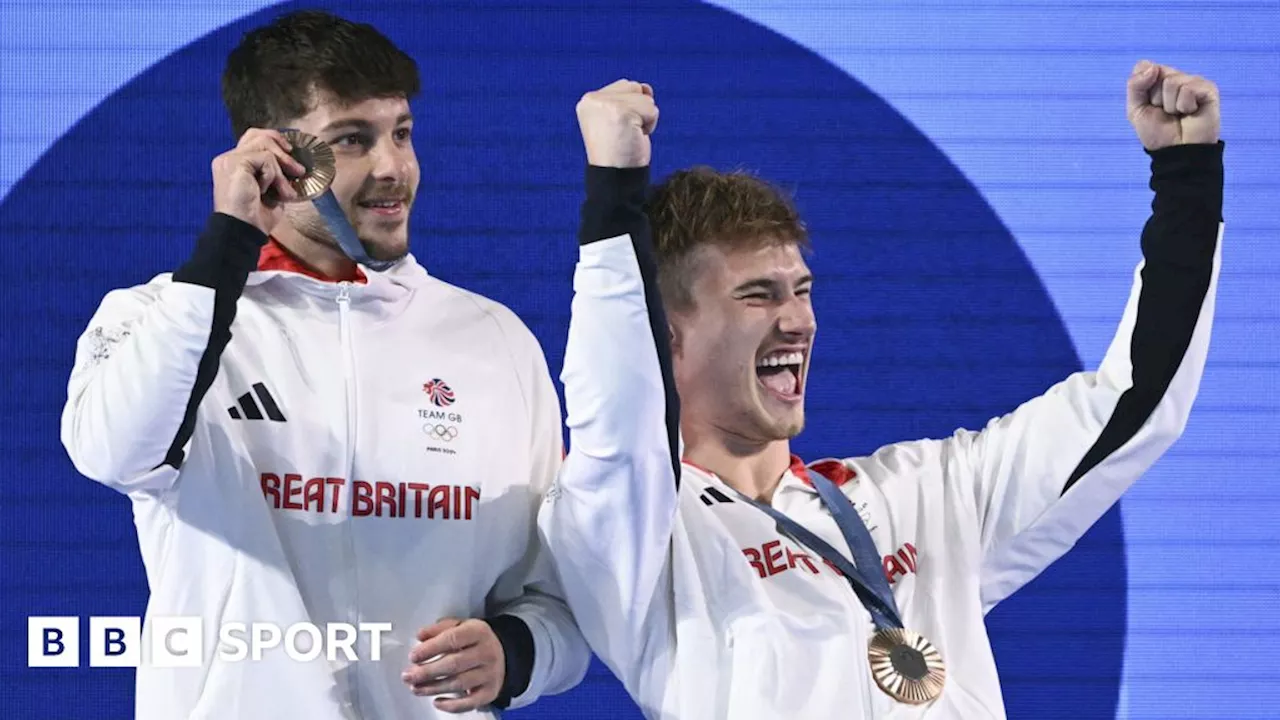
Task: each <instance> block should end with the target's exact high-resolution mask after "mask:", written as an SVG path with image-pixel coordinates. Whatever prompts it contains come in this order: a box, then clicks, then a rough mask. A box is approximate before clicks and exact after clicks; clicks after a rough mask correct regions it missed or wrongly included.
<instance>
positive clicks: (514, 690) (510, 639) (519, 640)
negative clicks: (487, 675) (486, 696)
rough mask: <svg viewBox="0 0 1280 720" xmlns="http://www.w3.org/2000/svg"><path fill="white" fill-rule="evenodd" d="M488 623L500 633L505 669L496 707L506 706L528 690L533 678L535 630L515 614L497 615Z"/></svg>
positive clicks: (495, 631) (504, 707) (495, 702)
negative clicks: (532, 630) (533, 631)
mask: <svg viewBox="0 0 1280 720" xmlns="http://www.w3.org/2000/svg"><path fill="white" fill-rule="evenodd" d="M485 622H487V623H489V627H491V628H493V634H494V635H496V636H498V642H499V643H500V644H501V645H502V655H503V657H504V658H505V662H504V664H505V668H506V676H505V678H504V679H503V681H502V690H500V691H499V692H498V697H497V699H495V700H494V701H493V706H494V707H496V708H499V709H506V708H507V707H508V706H509V705H511V701H512V700H514V699H515V698H517V697H519V696H521V695H523V694H524V692H525V690H528V689H529V680H530V678H532V677H533V660H534V645H533V633H532V632H531V631H530V630H529V626H528V625H526V624H525V622H524V621H523V620H521V619H520V618H518V617H516V616H514V615H498V616H495V617H491V618H487V619H486V620H485Z"/></svg>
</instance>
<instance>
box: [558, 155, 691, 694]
mask: <svg viewBox="0 0 1280 720" xmlns="http://www.w3.org/2000/svg"><path fill="white" fill-rule="evenodd" d="M647 180H648V170H647V169H634V170H617V169H606V168H594V167H593V168H588V171H587V200H586V202H585V204H584V207H583V225H582V229H581V235H580V240H581V242H582V247H581V249H580V254H579V259H578V264H577V268H576V271H575V274H574V298H573V304H572V318H571V321H570V325H569V337H568V345H567V347H566V351H565V360H564V370H563V373H562V376H561V377H562V380H563V381H564V387H565V402H566V406H567V410H568V420H567V423H568V427H569V452H568V456H567V457H566V459H565V464H564V467H563V468H562V469H561V472H560V477H559V479H558V481H557V485H556V487H555V488H554V489H553V490H552V492H551V493H550V496H549V497H548V500H547V503H546V504H545V505H544V506H543V511H542V514H541V517H540V524H541V526H542V529H543V532H544V534H545V535H546V537H547V541H548V545H549V546H550V548H551V552H552V555H553V557H554V559H555V563H556V566H557V568H558V570H559V573H560V576H561V578H562V580H563V582H564V585H565V590H566V595H567V597H568V599H569V605H570V607H571V608H572V609H573V611H574V614H575V615H576V616H577V618H578V622H579V625H580V626H581V627H582V630H583V632H584V634H585V635H586V637H587V640H588V642H590V644H591V647H592V649H593V650H595V652H596V653H597V654H598V655H599V656H600V658H601V659H602V660H603V661H604V663H605V664H606V665H608V666H609V668H610V669H611V670H612V671H613V672H614V674H615V675H617V676H618V678H619V679H620V680H621V681H622V683H623V684H624V686H625V687H626V688H627V690H628V691H629V692H630V693H631V694H632V696H633V697H653V696H654V694H655V688H653V687H652V683H654V682H658V683H661V682H663V679H664V678H666V677H667V673H666V672H665V671H664V670H663V667H664V666H665V664H666V663H669V662H670V658H671V649H672V648H673V646H674V642H675V635H674V627H673V624H672V596H671V576H670V572H671V567H670V547H671V537H672V528H673V524H674V522H675V516H676V497H677V485H676V484H677V482H678V481H679V469H680V460H679V455H678V437H679V435H678V430H677V428H678V413H679V408H678V399H677V397H676V394H675V387H674V380H673V377H672V374H671V355H670V347H669V337H668V334H667V324H666V320H665V316H664V314H663V309H662V307H661V302H660V301H659V300H658V297H657V286H656V268H655V266H654V263H653V257H652V247H651V245H650V239H649V230H648V221H647V219H646V218H645V217H644V214H643V211H642V203H643V196H644V190H645V188H646V186H647Z"/></svg>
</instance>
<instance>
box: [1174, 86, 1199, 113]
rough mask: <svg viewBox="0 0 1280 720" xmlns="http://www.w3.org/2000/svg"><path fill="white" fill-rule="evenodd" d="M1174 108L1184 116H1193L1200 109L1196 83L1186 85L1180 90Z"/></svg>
mask: <svg viewBox="0 0 1280 720" xmlns="http://www.w3.org/2000/svg"><path fill="white" fill-rule="evenodd" d="M1173 107H1174V109H1175V110H1177V111H1178V113H1179V114H1182V115H1192V114H1194V113H1195V112H1196V111H1197V110H1199V109H1200V102H1199V95H1198V94H1197V92H1196V86H1195V83H1185V84H1183V85H1182V87H1180V88H1178V94H1177V96H1176V98H1175V99H1174V101H1173Z"/></svg>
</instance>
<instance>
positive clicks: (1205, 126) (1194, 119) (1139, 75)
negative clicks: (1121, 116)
mask: <svg viewBox="0 0 1280 720" xmlns="http://www.w3.org/2000/svg"><path fill="white" fill-rule="evenodd" d="M1128 115H1129V122H1130V123H1132V124H1133V129H1134V130H1137V131H1138V139H1139V140H1141V141H1142V145H1143V147H1145V148H1146V149H1148V150H1159V149H1160V148H1165V147H1169V146H1171V145H1194V144H1212V143H1216V142H1218V133H1219V131H1220V129H1221V127H1222V117H1221V115H1220V114H1219V109H1218V86H1216V85H1214V84H1213V83H1211V82H1209V81H1208V80H1206V79H1204V78H1202V77H1199V76H1197V75H1188V74H1186V73H1184V72H1180V71H1178V70H1175V69H1174V68H1171V67H1168V66H1166V65H1156V64H1154V63H1152V62H1149V61H1147V60H1143V61H1142V62H1140V63H1138V64H1137V66H1135V67H1134V68H1133V74H1132V75H1130V76H1129V101H1128Z"/></svg>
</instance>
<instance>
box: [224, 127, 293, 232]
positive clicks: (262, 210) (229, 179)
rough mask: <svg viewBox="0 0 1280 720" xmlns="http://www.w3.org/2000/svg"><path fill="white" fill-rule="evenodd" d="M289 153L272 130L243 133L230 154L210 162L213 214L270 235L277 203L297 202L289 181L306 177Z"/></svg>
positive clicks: (277, 214) (276, 217)
mask: <svg viewBox="0 0 1280 720" xmlns="http://www.w3.org/2000/svg"><path fill="white" fill-rule="evenodd" d="M291 149H292V148H290V147H289V141H288V140H285V138H284V135H283V134H281V133H280V132H278V131H276V130H262V129H259V128H253V129H251V130H248V131H247V132H245V134H244V135H243V136H241V138H240V142H239V143H238V144H237V145H236V147H235V148H234V149H233V150H229V151H227V152H225V153H223V154H221V155H219V156H218V157H216V158H214V159H213V210H214V212H220V213H223V214H225V215H230V216H232V217H235V218H239V219H241V220H243V221H245V222H247V223H249V224H250V225H253V226H255V227H257V228H258V229H259V230H261V231H262V232H264V233H266V234H268V235H269V234H271V231H272V229H273V228H275V226H276V224H277V223H279V222H280V219H281V217H282V216H283V214H284V208H282V207H281V206H280V204H279V202H281V201H284V202H287V201H290V200H297V199H298V194H297V193H295V192H294V191H293V187H292V186H291V185H290V184H289V179H290V178H291V177H293V178H297V177H302V176H303V175H304V174H306V168H304V167H303V166H302V164H301V163H299V162H298V161H297V160H294V159H293V157H292V156H291V155H289V150H291ZM286 173H287V175H286ZM273 189H274V192H273V193H271V194H270V195H268V191H271V190H273Z"/></svg>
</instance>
